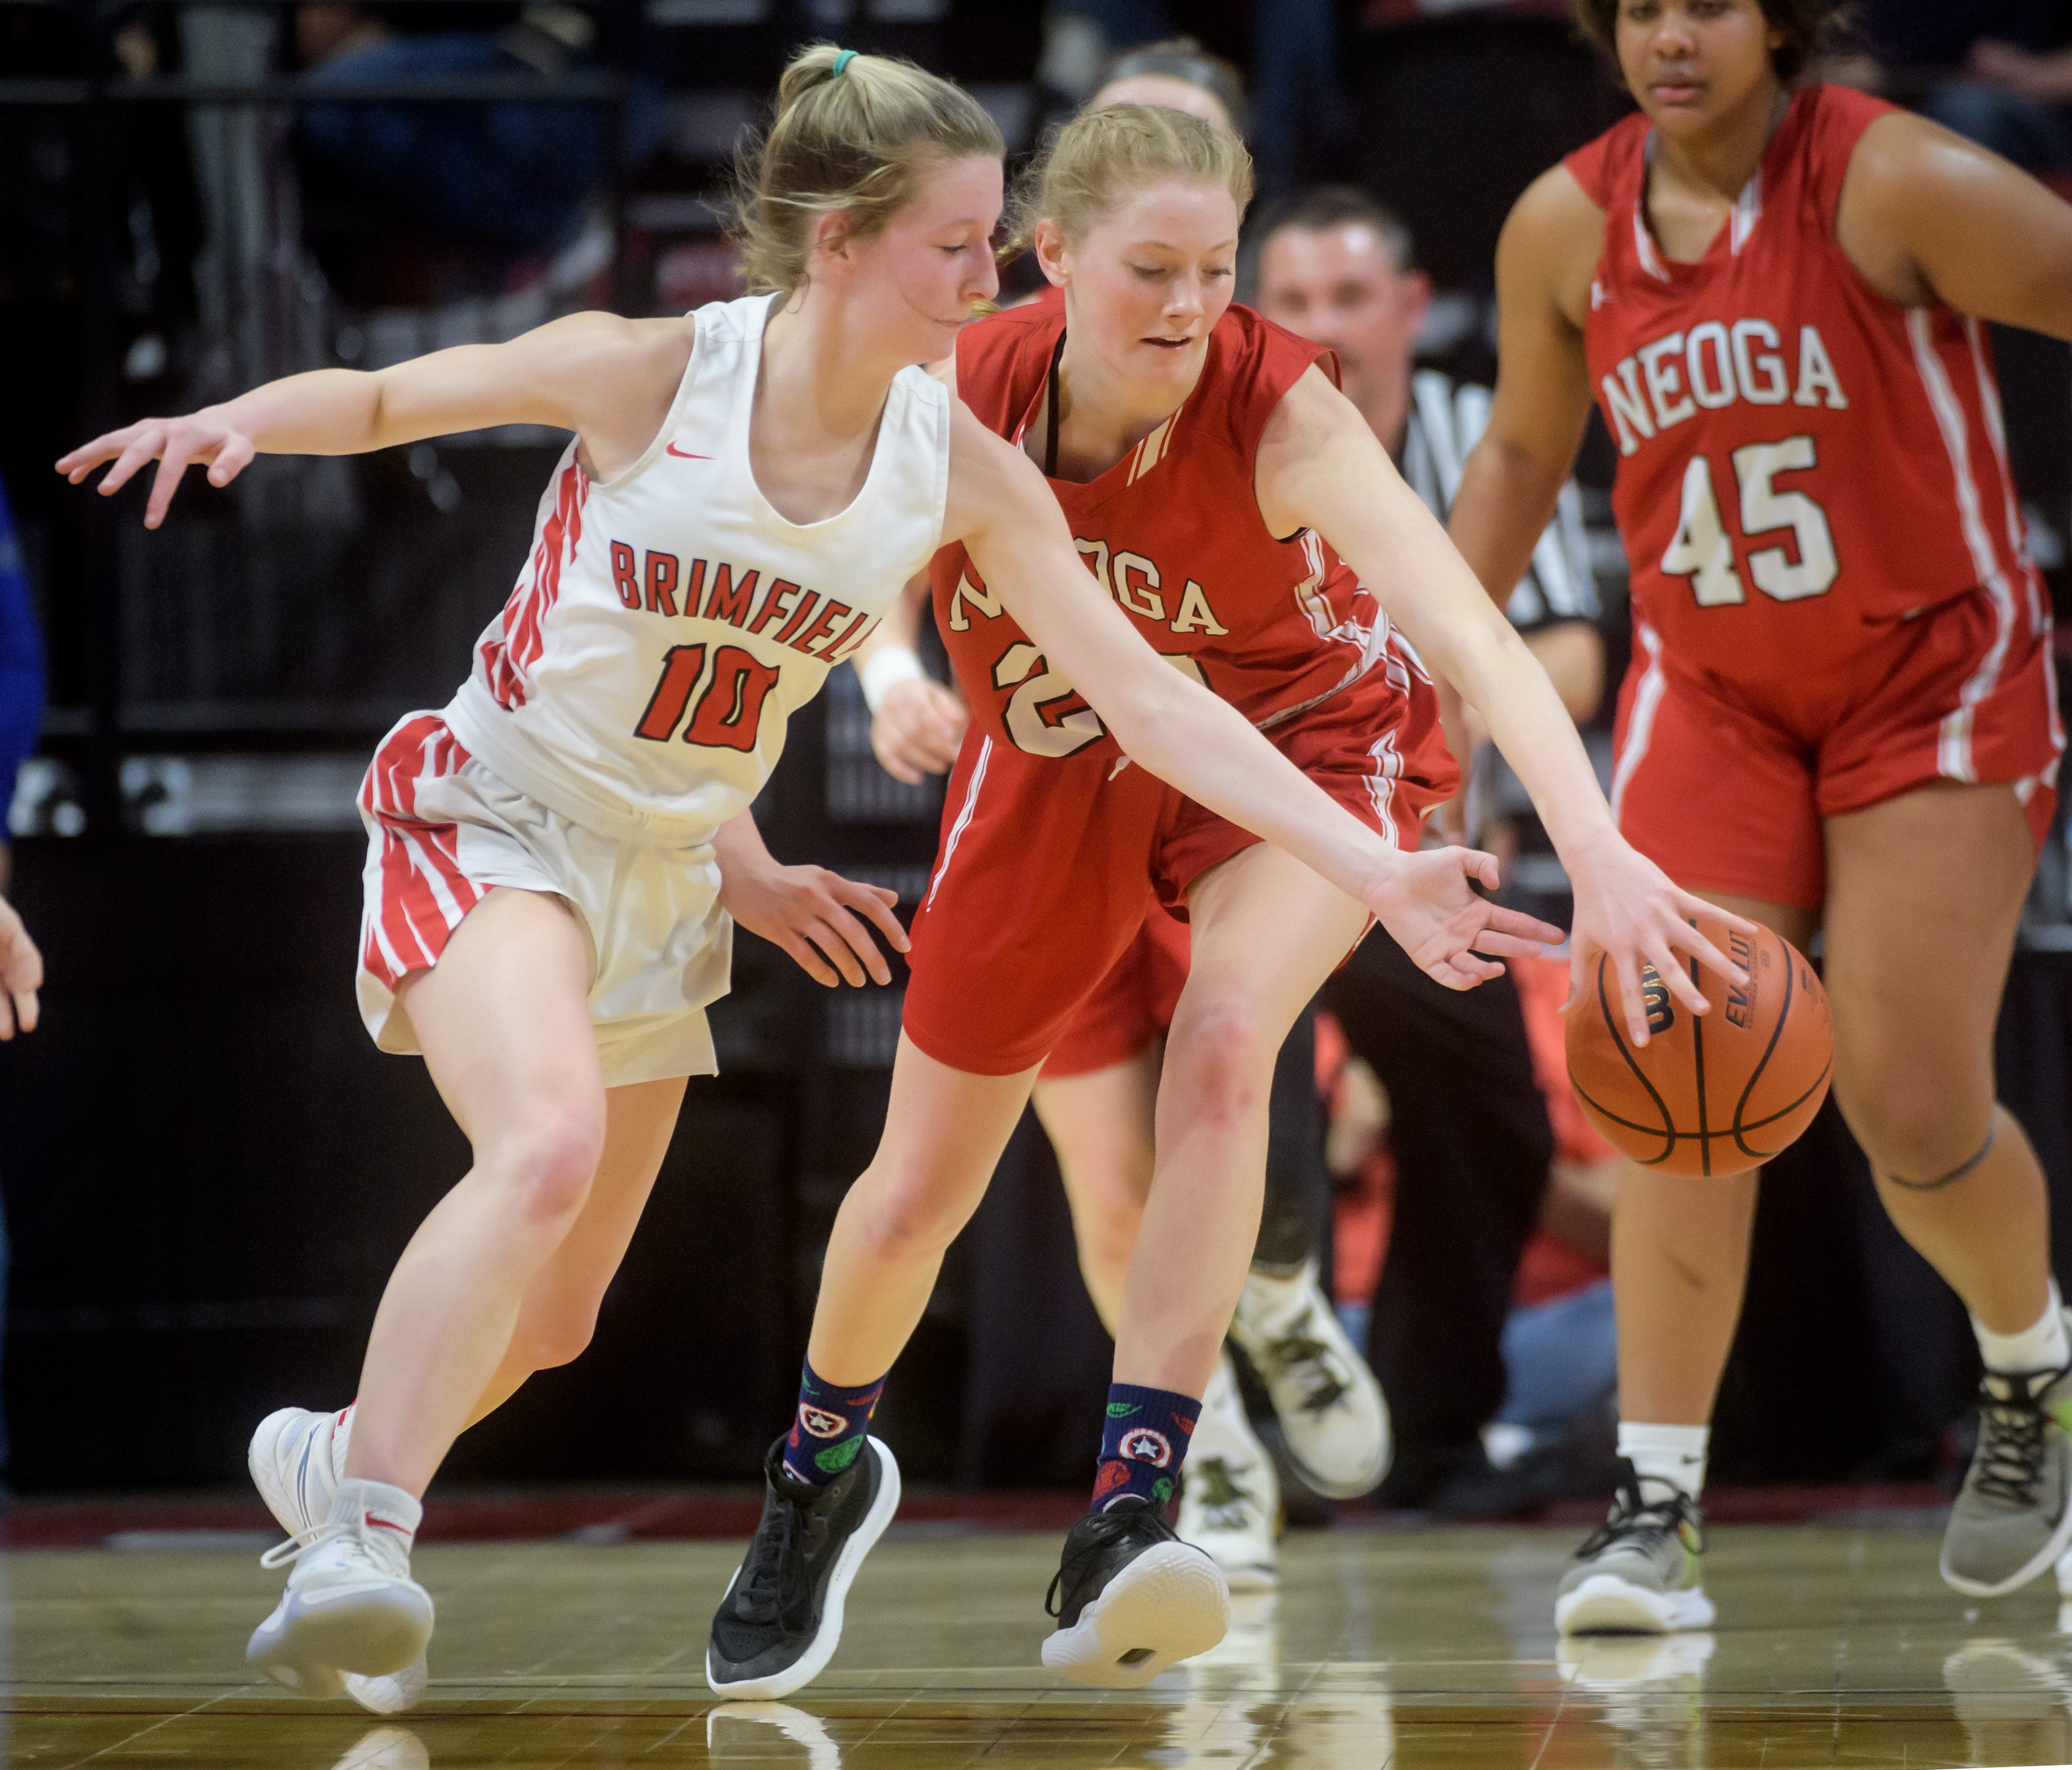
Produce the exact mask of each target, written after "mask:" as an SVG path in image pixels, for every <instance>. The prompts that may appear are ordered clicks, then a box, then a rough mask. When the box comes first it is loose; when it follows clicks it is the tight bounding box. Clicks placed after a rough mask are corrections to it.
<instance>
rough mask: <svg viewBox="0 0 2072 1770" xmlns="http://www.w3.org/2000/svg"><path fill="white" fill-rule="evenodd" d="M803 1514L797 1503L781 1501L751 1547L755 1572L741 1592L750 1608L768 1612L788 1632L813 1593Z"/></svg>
mask: <svg viewBox="0 0 2072 1770" xmlns="http://www.w3.org/2000/svg"><path fill="white" fill-rule="evenodd" d="M802 1510H803V1508H801V1507H800V1505H799V1504H798V1502H797V1501H795V1500H791V1499H788V1498H784V1499H780V1501H779V1504H778V1506H777V1509H775V1511H774V1512H772V1513H770V1514H769V1515H768V1516H767V1517H765V1518H764V1519H763V1522H762V1524H761V1525H760V1526H759V1527H758V1528H757V1530H756V1532H755V1541H754V1543H753V1544H752V1545H751V1546H750V1550H749V1557H748V1559H749V1564H750V1569H751V1570H752V1571H750V1574H749V1576H748V1579H747V1583H746V1584H745V1585H744V1586H743V1587H742V1592H741V1595H742V1600H745V1601H746V1605H752V1606H754V1607H755V1608H758V1609H761V1610H765V1611H767V1612H768V1613H769V1614H771V1616H774V1617H775V1619H776V1620H777V1621H778V1622H779V1624H782V1625H783V1626H784V1627H785V1628H790V1627H791V1624H792V1620H793V1618H794V1617H795V1616H797V1614H798V1612H800V1609H801V1608H804V1604H805V1602H806V1600H807V1598H808V1596H809V1595H811V1593H812V1580H811V1579H809V1577H808V1573H807V1568H806V1537H807V1532H806V1530H805V1528H804V1521H803V1519H802V1518H801V1517H800V1513H801V1511H802ZM766 1550H767V1553H766V1552H765V1551H766Z"/></svg>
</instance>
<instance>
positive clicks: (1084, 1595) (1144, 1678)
mask: <svg viewBox="0 0 2072 1770" xmlns="http://www.w3.org/2000/svg"><path fill="white" fill-rule="evenodd" d="M1044 1608H1046V1609H1047V1610H1048V1611H1049V1612H1050V1614H1051V1615H1052V1616H1055V1617H1056V1618H1057V1619H1058V1628H1057V1632H1055V1633H1054V1634H1053V1635H1052V1636H1051V1637H1050V1639H1049V1640H1048V1641H1046V1642H1044V1643H1043V1664H1044V1665H1045V1667H1046V1669H1049V1670H1050V1671H1053V1672H1055V1673H1057V1674H1058V1675H1059V1677H1060V1678H1071V1680H1072V1681H1073V1682H1075V1683H1077V1684H1096V1685H1099V1686H1101V1687H1102V1688H1104V1689H1106V1690H1136V1689H1138V1688H1139V1687H1140V1686H1143V1685H1145V1684H1149V1682H1151V1681H1152V1679H1153V1678H1156V1677H1157V1675H1158V1674H1159V1673H1161V1672H1162V1671H1164V1670H1165V1668H1166V1667H1167V1666H1169V1665H1172V1664H1173V1663H1174V1661H1176V1660H1183V1659H1191V1658H1193V1657H1194V1655H1195V1654H1197V1653H1207V1651H1208V1650H1209V1649H1211V1647H1213V1646H1215V1645H1216V1643H1217V1642H1218V1641H1221V1640H1222V1639H1223V1635H1224V1632H1226V1631H1227V1629H1228V1628H1230V1587H1228V1586H1227V1585H1226V1584H1225V1583H1224V1582H1223V1574H1222V1571H1220V1570H1219V1568H1218V1567H1217V1566H1216V1564H1215V1563H1214V1562H1213V1561H1211V1560H1210V1559H1209V1558H1208V1556H1207V1555H1206V1554H1203V1553H1202V1550H1199V1549H1197V1548H1196V1547H1194V1545H1193V1544H1192V1543H1189V1542H1182V1541H1181V1540H1180V1539H1179V1538H1178V1537H1177V1536H1175V1535H1174V1533H1173V1528H1172V1526H1170V1525H1169V1524H1167V1523H1166V1522H1165V1516H1164V1513H1162V1511H1161V1509H1160V1508H1158V1507H1157V1506H1155V1505H1153V1504H1152V1503H1151V1502H1150V1501H1149V1500H1141V1499H1138V1498H1137V1497H1135V1496H1134V1495H1132V1496H1131V1497H1128V1498H1127V1499H1121V1500H1117V1501H1116V1502H1115V1504H1114V1505H1112V1506H1110V1507H1109V1508H1108V1510H1107V1511H1105V1512H1093V1513H1088V1514H1087V1516H1086V1517H1083V1518H1082V1519H1080V1520H1079V1522H1078V1523H1077V1524H1075V1525H1074V1526H1072V1530H1071V1535H1069V1536H1068V1537H1067V1538H1065V1554H1064V1559H1063V1563H1061V1564H1060V1565H1059V1569H1058V1577H1057V1578H1056V1579H1053V1580H1052V1581H1051V1582H1050V1595H1049V1596H1048V1597H1047V1598H1046V1600H1044Z"/></svg>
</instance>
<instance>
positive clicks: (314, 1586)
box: [245, 1480, 433, 1698]
mask: <svg viewBox="0 0 2072 1770" xmlns="http://www.w3.org/2000/svg"><path fill="white" fill-rule="evenodd" d="M424 1515H425V1509H424V1507H423V1506H422V1505H420V1504H419V1503H418V1502H417V1500H416V1499H414V1498H413V1497H412V1496H411V1495H409V1494H408V1493H405V1492H404V1491H403V1489H401V1488H399V1487H391V1486H390V1485H389V1484H388V1483H387V1482H386V1481H358V1480H345V1481H340V1482H339V1484H338V1491H337V1492H336V1493H335V1494H334V1495H333V1496H332V1497H331V1516H330V1517H328V1518H327V1519H326V1520H325V1521H324V1522H323V1523H322V1524H319V1525H318V1526H315V1529H313V1530H305V1531H303V1532H302V1533H301V1534H299V1535H298V1536H293V1537H290V1538H289V1539H288V1540H287V1541H286V1542H283V1543H282V1544H280V1545H279V1546H277V1547H275V1548H272V1549H269V1550H267V1551H266V1553H265V1554H263V1555H261V1557H260V1558H259V1564H260V1566H261V1567H290V1568H292V1570H293V1571H291V1572H290V1574H289V1575H288V1589H287V1590H286V1591H285V1592H283V1593H282V1595H281V1601H280V1603H279V1604H277V1605H276V1606H274V1608H273V1615H272V1616H269V1617H268V1618H267V1619H266V1620H265V1621H264V1622H263V1623H261V1624H260V1625H259V1626H258V1627H257V1628H255V1629H254V1630H253V1632H252V1639H251V1641H250V1642H249V1644H248V1645H246V1647H245V1659H246V1661H248V1662H249V1663H250V1664H252V1665H256V1666H257V1667H258V1668H259V1669H261V1671H263V1672H264V1673H265V1674H266V1675H267V1676H268V1677H269V1678H272V1679H273V1682H275V1683H277V1684H281V1685H284V1686H286V1687H287V1688H288V1689H289V1690H293V1691H294V1693H295V1694H297V1695H298V1696H308V1697H316V1698H325V1697H332V1696H336V1695H337V1694H339V1692H340V1691H342V1690H343V1689H344V1688H345V1680H346V1678H347V1674H349V1673H360V1675H362V1676H364V1677H368V1678H378V1677H383V1676H386V1675H389V1674H391V1673H397V1672H400V1671H401V1670H402V1669H404V1668H405V1666H407V1665H409V1664H410V1662H411V1661H413V1660H414V1659H416V1658H417V1656H418V1655H419V1654H421V1653H423V1652H424V1650H425V1644H426V1642H427V1641H430V1639H431V1638H432V1620H433V1612H432V1596H431V1594H430V1592H428V1591H426V1590H425V1588H424V1587H422V1586H421V1585H419V1584H418V1583H417V1581H416V1580H414V1579H412V1578H411V1577H410V1545H411V1543H412V1542H413V1541H414V1540H415V1539H416V1537H417V1526H418V1525H419V1524H420V1523H421V1522H423V1519H424Z"/></svg>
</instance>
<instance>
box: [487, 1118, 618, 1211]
mask: <svg viewBox="0 0 2072 1770" xmlns="http://www.w3.org/2000/svg"><path fill="white" fill-rule="evenodd" d="M603 1152H604V1102H603V1100H602V1098H599V1099H595V1100H585V1099H581V1098H576V1099H569V1100H560V1101H557V1100H548V1101H543V1102H541V1103H539V1104H538V1105H537V1107H534V1108H533V1109H532V1111H528V1113H527V1114H526V1115H524V1118H523V1119H520V1121H519V1122H517V1123H514V1124H512V1125H511V1126H509V1127H508V1128H506V1129H504V1131H501V1132H500V1133H499V1134H498V1135H497V1136H495V1139H494V1140H491V1141H489V1143H488V1144H487V1147H486V1148H483V1149H481V1150H479V1152H478V1153H477V1157H476V1166H477V1168H478V1170H479V1171H482V1172H487V1173H490V1174H491V1175H493V1176H494V1177H495V1179H496V1181H497V1182H498V1184H500V1185H502V1186H503V1187H504V1188H505V1189H507V1190H508V1192H509V1193H511V1195H512V1200H513V1202H514V1203H515V1204H516V1206H517V1208H518V1209H520V1210H521V1211H522V1212H524V1214H525V1216H526V1218H528V1220H530V1221H532V1222H537V1223H540V1224H542V1225H557V1224H565V1223H566V1222H568V1221H569V1220H570V1219H571V1218H574V1216H575V1215H576V1214H577V1213H578V1212H579V1211H581V1210H582V1207H583V1203H584V1201H585V1200H586V1199H587V1198H588V1197H590V1182H591V1181H592V1180H593V1179H594V1177H596V1174H597V1164H598V1160H599V1158H600V1157H601V1156H602V1154H603Z"/></svg>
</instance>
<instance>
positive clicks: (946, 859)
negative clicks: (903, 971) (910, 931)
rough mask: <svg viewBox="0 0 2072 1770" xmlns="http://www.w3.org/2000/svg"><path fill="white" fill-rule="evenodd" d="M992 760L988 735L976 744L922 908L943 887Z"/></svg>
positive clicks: (968, 824)
mask: <svg viewBox="0 0 2072 1770" xmlns="http://www.w3.org/2000/svg"><path fill="white" fill-rule="evenodd" d="M992 760H993V740H992V739H991V738H990V737H989V738H987V739H986V740H985V741H984V742H983V743H981V744H980V745H979V746H978V760H977V761H976V762H973V763H972V773H971V780H970V782H969V783H968V785H967V786H965V788H964V804H963V806H962V807H960V809H959V811H958V812H957V820H956V823H952V825H951V826H950V834H949V839H948V840H947V841H945V842H944V843H943V857H942V859H941V860H939V861H937V862H936V863H935V877H934V878H933V879H931V881H929V882H928V895H927V897H925V898H923V900H922V903H921V907H922V908H923V910H926V909H927V907H928V906H930V905H931V904H932V903H933V902H935V893H937V892H938V891H939V890H941V889H942V888H943V877H944V875H945V874H947V873H948V872H949V870H950V861H951V860H952V858H953V857H954V856H956V852H957V844H958V843H960V842H961V841H962V840H964V832H965V831H966V830H967V829H968V828H970V826H971V820H972V813H974V812H975V811H977V810H978V790H979V789H980V787H981V786H985V765H986V764H987V763H988V762H991V761H992Z"/></svg>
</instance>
